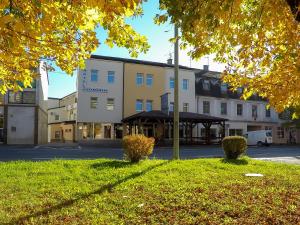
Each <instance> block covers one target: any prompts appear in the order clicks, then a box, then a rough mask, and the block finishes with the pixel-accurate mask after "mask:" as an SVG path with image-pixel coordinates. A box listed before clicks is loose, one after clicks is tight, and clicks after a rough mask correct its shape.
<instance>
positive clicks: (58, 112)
mask: <svg viewBox="0 0 300 225" xmlns="http://www.w3.org/2000/svg"><path fill="white" fill-rule="evenodd" d="M48 107H49V109H48V142H74V141H76V138H75V133H76V120H77V92H74V93H72V94H69V95H67V96H65V97H63V98H61V99H59V98H49V99H48Z"/></svg>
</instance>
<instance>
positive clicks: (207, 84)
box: [203, 80, 210, 91]
mask: <svg viewBox="0 0 300 225" xmlns="http://www.w3.org/2000/svg"><path fill="white" fill-rule="evenodd" d="M203 89H204V90H206V91H209V90H210V83H209V80H204V81H203Z"/></svg>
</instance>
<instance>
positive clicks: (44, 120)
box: [37, 108, 48, 145]
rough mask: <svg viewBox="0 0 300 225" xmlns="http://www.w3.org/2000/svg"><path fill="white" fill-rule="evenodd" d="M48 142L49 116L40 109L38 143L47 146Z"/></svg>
mask: <svg viewBox="0 0 300 225" xmlns="http://www.w3.org/2000/svg"><path fill="white" fill-rule="evenodd" d="M47 142H48V115H47V112H45V111H44V110H42V109H40V108H38V143H37V144H39V145H40V144H46V143H47Z"/></svg>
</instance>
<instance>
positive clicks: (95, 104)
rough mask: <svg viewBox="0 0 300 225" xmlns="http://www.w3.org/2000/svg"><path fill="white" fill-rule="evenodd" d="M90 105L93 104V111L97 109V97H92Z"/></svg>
mask: <svg viewBox="0 0 300 225" xmlns="http://www.w3.org/2000/svg"><path fill="white" fill-rule="evenodd" d="M90 103H91V109H97V105H98V98H97V97H91V99H90Z"/></svg>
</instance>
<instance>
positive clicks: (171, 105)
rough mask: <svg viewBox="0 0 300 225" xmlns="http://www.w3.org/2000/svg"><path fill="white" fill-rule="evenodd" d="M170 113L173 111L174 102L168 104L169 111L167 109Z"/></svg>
mask: <svg viewBox="0 0 300 225" xmlns="http://www.w3.org/2000/svg"><path fill="white" fill-rule="evenodd" d="M169 111H170V112H173V111H174V102H170V109H169Z"/></svg>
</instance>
